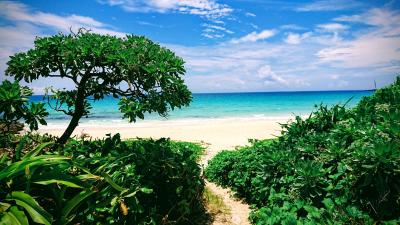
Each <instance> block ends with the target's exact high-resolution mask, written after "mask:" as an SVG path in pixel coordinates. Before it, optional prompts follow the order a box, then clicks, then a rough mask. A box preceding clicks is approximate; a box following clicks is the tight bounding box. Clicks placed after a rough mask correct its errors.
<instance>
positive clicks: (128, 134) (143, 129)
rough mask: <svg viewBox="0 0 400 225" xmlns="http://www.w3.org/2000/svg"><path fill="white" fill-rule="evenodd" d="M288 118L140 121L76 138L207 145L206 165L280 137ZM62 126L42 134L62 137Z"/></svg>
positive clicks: (82, 130) (91, 128) (92, 129)
mask: <svg viewBox="0 0 400 225" xmlns="http://www.w3.org/2000/svg"><path fill="white" fill-rule="evenodd" d="M289 119H290V118H289V117H279V118H247V119H246V118H227V119H198V120H167V121H156V120H151V121H140V122H139V123H126V124H116V125H113V124H112V123H109V124H103V125H88V124H82V125H81V126H78V127H77V128H76V129H75V132H74V134H73V135H76V136H80V135H82V134H88V135H90V136H92V137H94V138H103V137H105V135H106V134H108V133H111V134H116V133H120V134H121V137H122V138H123V139H128V138H137V137H139V138H161V137H169V138H171V139H173V140H180V141H191V142H203V143H204V144H206V145H208V146H207V147H208V148H207V151H208V152H207V153H206V156H205V158H204V160H203V162H204V163H205V162H207V161H208V159H210V158H212V157H213V156H214V155H215V154H216V153H217V152H219V151H221V150H223V149H233V148H234V147H235V146H239V145H246V144H247V143H248V139H265V138H273V137H274V135H279V134H280V130H281V128H280V125H279V123H286V122H287V121H288V120H289ZM64 130H65V127H63V126H48V127H47V126H42V127H40V129H39V132H40V133H49V134H52V135H61V134H62V132H63V131H64Z"/></svg>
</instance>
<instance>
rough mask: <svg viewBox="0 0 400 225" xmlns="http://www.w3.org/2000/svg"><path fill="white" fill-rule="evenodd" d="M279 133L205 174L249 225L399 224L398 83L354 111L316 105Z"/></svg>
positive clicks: (214, 163) (227, 156) (227, 154)
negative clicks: (244, 211) (243, 206)
mask: <svg viewBox="0 0 400 225" xmlns="http://www.w3.org/2000/svg"><path fill="white" fill-rule="evenodd" d="M282 126H283V131H282V135H281V136H280V137H278V138H277V139H275V140H269V141H255V142H253V143H252V145H251V146H248V147H244V148H241V149H238V150H236V151H224V152H221V153H219V154H218V155H217V156H216V157H215V158H213V159H212V160H211V161H210V162H209V166H208V167H207V168H206V171H205V174H206V176H207V178H208V179H209V180H211V181H215V182H217V183H218V184H220V185H222V186H228V187H231V188H232V189H233V190H234V191H235V192H236V193H237V195H238V196H240V197H243V198H245V199H246V201H248V202H249V203H251V204H254V207H255V208H254V210H253V212H252V214H251V216H250V219H251V221H252V223H254V224H374V223H377V222H378V223H379V222H382V223H387V224H397V223H399V222H400V188H399V187H400V129H399V128H400V78H397V80H396V82H395V83H394V84H392V85H391V86H389V87H386V88H383V89H380V90H377V91H376V92H375V93H374V95H372V96H370V97H365V98H363V99H362V100H361V101H360V103H359V104H358V105H357V107H355V108H353V109H346V108H345V106H343V105H336V106H333V107H332V108H328V107H326V106H323V105H320V106H318V108H317V110H316V111H315V112H313V113H312V114H311V115H310V116H309V117H308V118H306V119H302V118H300V117H296V118H295V120H294V121H292V122H291V123H289V124H283V125H282Z"/></svg>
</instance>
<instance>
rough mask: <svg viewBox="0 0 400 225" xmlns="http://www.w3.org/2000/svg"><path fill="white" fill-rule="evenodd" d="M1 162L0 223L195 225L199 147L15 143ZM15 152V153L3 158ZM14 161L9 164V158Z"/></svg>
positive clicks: (109, 141)
mask: <svg viewBox="0 0 400 225" xmlns="http://www.w3.org/2000/svg"><path fill="white" fill-rule="evenodd" d="M14 140H17V142H13V143H8V147H7V148H3V149H2V150H3V151H4V150H8V151H6V154H4V152H3V154H2V157H1V161H0V206H1V207H0V224H28V222H29V223H31V222H35V223H40V224H76V223H79V224H199V223H201V220H202V219H204V215H205V214H204V209H203V204H202V193H203V189H204V181H203V179H202V177H201V173H200V167H199V166H198V164H197V160H198V158H199V156H200V154H201V152H202V150H203V149H202V148H201V147H199V146H197V145H195V144H192V143H185V142H172V141H170V140H168V139H160V140H132V141H121V140H120V138H119V135H115V136H109V137H107V138H106V139H104V140H84V139H81V140H70V141H69V142H68V143H67V144H66V146H65V148H64V155H60V154H58V152H54V151H53V150H52V146H54V144H55V139H54V138H52V137H47V136H37V135H32V134H27V135H25V136H22V137H14ZM7 152H9V153H11V152H14V153H15V154H14V155H13V156H12V154H7ZM9 156H12V157H9Z"/></svg>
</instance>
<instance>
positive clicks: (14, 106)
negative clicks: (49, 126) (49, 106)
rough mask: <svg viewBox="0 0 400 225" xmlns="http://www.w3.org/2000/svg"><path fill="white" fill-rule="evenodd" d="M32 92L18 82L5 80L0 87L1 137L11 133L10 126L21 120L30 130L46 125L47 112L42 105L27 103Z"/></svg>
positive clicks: (39, 103)
mask: <svg viewBox="0 0 400 225" xmlns="http://www.w3.org/2000/svg"><path fill="white" fill-rule="evenodd" d="M30 96H32V90H31V89H29V88H28V87H23V86H20V85H19V84H18V82H16V81H15V82H10V81H8V80H5V81H3V82H2V84H1V85H0V126H1V130H2V132H1V135H4V134H8V133H10V132H11V126H12V125H15V124H17V123H18V121H19V120H21V119H23V120H24V121H25V123H26V124H28V125H29V128H30V129H31V130H37V129H38V125H39V124H42V125H46V121H45V120H44V118H45V117H46V116H47V115H48V112H47V111H46V110H45V108H44V103H41V102H38V103H34V102H29V99H28V98H29V97H30Z"/></svg>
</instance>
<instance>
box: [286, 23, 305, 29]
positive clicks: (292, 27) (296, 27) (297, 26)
mask: <svg viewBox="0 0 400 225" xmlns="http://www.w3.org/2000/svg"><path fill="white" fill-rule="evenodd" d="M280 28H281V29H282V30H305V29H306V28H304V27H302V26H299V25H296V24H285V25H282V26H280Z"/></svg>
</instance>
